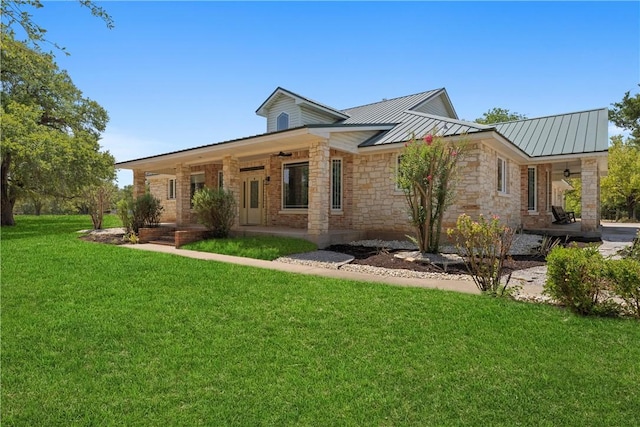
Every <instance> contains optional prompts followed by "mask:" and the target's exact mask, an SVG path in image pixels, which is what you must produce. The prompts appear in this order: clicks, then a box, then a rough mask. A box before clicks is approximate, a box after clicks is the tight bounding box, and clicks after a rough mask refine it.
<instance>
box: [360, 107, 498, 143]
mask: <svg viewBox="0 0 640 427" xmlns="http://www.w3.org/2000/svg"><path fill="white" fill-rule="evenodd" d="M399 118H400V123H398V124H397V125H396V126H395V127H394V128H393V129H391V130H389V131H386V132H384V133H382V134H379V135H377V136H375V137H373V138H371V139H369V140H367V141H364V142H363V143H361V144H360V145H359V146H360V147H371V146H374V145H383V144H391V143H394V142H403V141H407V140H409V139H410V138H411V134H415V135H416V136H418V137H421V136H423V135H426V134H427V133H432V132H437V133H438V134H439V135H441V136H454V135H461V134H470V133H475V132H483V131H488V130H494V127H493V126H487V125H482V124H479V123H471V122H465V121H463V120H456V119H450V118H447V117H440V116H435V115H432V114H426V113H420V112H416V111H408V110H407V111H404V112H402V113H401V114H400V115H399Z"/></svg>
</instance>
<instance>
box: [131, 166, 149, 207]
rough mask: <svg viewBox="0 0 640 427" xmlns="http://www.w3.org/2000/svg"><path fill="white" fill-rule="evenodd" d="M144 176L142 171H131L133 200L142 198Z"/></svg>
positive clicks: (144, 184)
mask: <svg viewBox="0 0 640 427" xmlns="http://www.w3.org/2000/svg"><path fill="white" fill-rule="evenodd" d="M146 180H147V178H146V175H145V173H144V171H143V170H142V169H134V170H133V198H134V200H135V199H137V198H138V197H140V196H144V193H145V192H146Z"/></svg>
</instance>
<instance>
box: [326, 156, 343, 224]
mask: <svg viewBox="0 0 640 427" xmlns="http://www.w3.org/2000/svg"><path fill="white" fill-rule="evenodd" d="M334 161H338V162H340V207H339V208H334V207H333V162H334ZM330 162H331V182H330V185H329V189H330V197H329V203H330V204H331V211H332V212H333V213H338V212H342V209H343V206H344V162H343V161H342V157H333V158H331V160H330Z"/></svg>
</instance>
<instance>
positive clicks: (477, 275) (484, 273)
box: [447, 214, 514, 296]
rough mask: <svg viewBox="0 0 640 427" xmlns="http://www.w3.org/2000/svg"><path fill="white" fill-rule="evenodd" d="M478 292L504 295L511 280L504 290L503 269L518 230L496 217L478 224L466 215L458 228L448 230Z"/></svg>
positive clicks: (459, 221) (459, 219) (459, 218)
mask: <svg viewBox="0 0 640 427" xmlns="http://www.w3.org/2000/svg"><path fill="white" fill-rule="evenodd" d="M447 233H448V235H449V237H452V238H453V241H454V244H455V245H456V247H457V248H458V251H459V252H460V255H462V256H464V257H465V264H466V266H467V269H468V270H469V273H471V276H472V277H473V281H474V282H475V284H476V286H477V287H478V289H480V290H481V291H482V292H486V293H489V294H491V295H496V296H497V295H504V294H505V291H506V289H507V285H508V283H509V281H508V280H507V281H506V283H505V284H504V287H502V289H501V288H500V282H501V280H500V279H501V276H502V270H503V266H504V261H505V259H506V258H507V253H508V252H509V249H510V248H511V243H512V242H513V235H514V230H513V229H512V228H509V227H507V226H505V225H503V224H501V223H500V221H499V218H498V217H496V216H494V217H492V219H491V220H489V221H488V220H486V219H485V218H484V216H483V215H480V217H479V219H478V221H473V220H471V218H470V217H469V216H468V215H466V214H462V215H460V216H459V217H458V221H457V223H456V227H455V228H454V229H450V230H448V232H447Z"/></svg>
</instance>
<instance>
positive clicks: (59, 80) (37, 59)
mask: <svg viewBox="0 0 640 427" xmlns="http://www.w3.org/2000/svg"><path fill="white" fill-rule="evenodd" d="M83 3H88V4H89V5H91V3H89V2H83ZM24 5H31V6H35V7H41V4H40V3H39V2H37V1H18V2H5V1H3V2H2V13H3V18H2V29H1V32H0V33H1V41H0V50H1V58H0V61H1V63H2V68H1V69H0V74H1V81H2V93H1V95H2V135H1V151H0V157H1V159H0V160H1V166H0V223H1V224H2V225H14V224H15V220H14V217H13V207H14V205H15V203H16V200H18V199H19V198H23V197H26V196H29V195H34V194H37V195H42V196H48V195H51V196H56V197H74V196H77V195H79V194H80V192H81V189H82V188H83V187H85V186H87V185H92V184H95V183H98V182H100V181H102V180H104V179H113V177H114V159H113V157H112V156H111V155H110V154H109V153H108V152H104V151H101V147H100V144H99V142H98V141H99V138H100V134H101V133H102V132H103V131H104V130H105V127H106V124H107V121H108V115H107V112H106V110H105V109H104V108H102V107H101V106H100V105H99V104H98V103H97V102H95V101H93V100H91V99H89V98H86V97H84V96H83V94H82V92H81V91H80V90H79V89H78V88H77V87H76V86H75V85H74V84H73V82H72V80H71V78H70V77H69V75H68V74H67V73H66V71H64V70H60V69H59V68H58V66H57V65H56V63H55V62H54V57H53V54H50V53H45V52H43V51H42V50H41V48H40V46H41V44H42V43H43V42H44V41H45V39H44V30H43V29H42V28H40V27H38V26H37V25H35V24H33V22H32V21H31V19H30V15H29V14H26V13H25V12H24V11H23V10H22V9H21V8H20V7H21V6H24ZM15 24H19V25H20V26H21V27H22V28H23V30H24V31H25V33H26V34H27V39H26V40H25V41H20V40H16V37H15V32H14V30H13V29H12V25H15Z"/></svg>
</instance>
